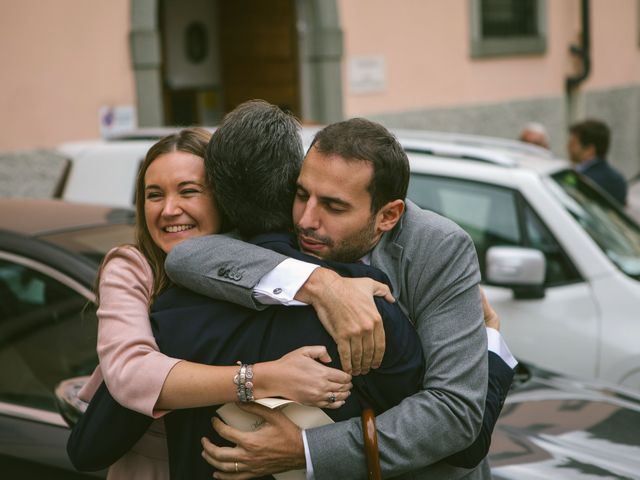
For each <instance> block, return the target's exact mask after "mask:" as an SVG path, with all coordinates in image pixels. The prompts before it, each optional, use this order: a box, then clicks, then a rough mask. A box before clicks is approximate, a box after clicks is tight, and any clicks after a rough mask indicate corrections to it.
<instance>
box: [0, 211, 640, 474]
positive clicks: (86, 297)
mask: <svg viewBox="0 0 640 480" xmlns="http://www.w3.org/2000/svg"><path fill="white" fill-rule="evenodd" d="M0 225H2V227H1V228H0V345H1V348H0V365H2V366H1V367H0V472H2V478H25V477H26V478H32V477H37V478H48V479H50V478H60V479H63V478H64V479H66V478H69V479H73V478H85V477H83V476H81V475H80V474H75V473H72V472H71V470H72V467H71V464H70V463H69V461H68V459H67V456H66V451H65V445H66V441H67V437H68V434H69V430H68V427H67V422H66V421H65V420H64V419H63V418H62V416H61V415H60V413H59V410H58V407H59V406H60V405H64V402H62V403H61V402H60V401H59V400H60V399H59V398H57V397H56V395H55V393H54V391H55V390H56V387H58V395H59V397H60V398H62V399H63V400H64V401H66V403H67V408H66V409H65V410H64V411H65V418H67V419H69V420H71V421H72V420H73V416H74V411H73V409H72V408H71V409H70V408H68V407H69V405H71V406H72V405H73V404H74V402H75V401H76V399H74V394H75V393H77V389H78V386H79V385H81V382H82V381H84V379H83V378H82V377H85V376H87V375H89V374H90V373H91V372H92V371H93V369H94V367H95V365H96V363H97V357H96V353H95V345H96V314H95V306H94V305H93V301H94V295H93V292H92V290H93V284H94V281H95V276H96V272H97V269H98V267H99V264H100V260H101V259H102V257H103V256H104V254H105V253H106V252H107V251H108V250H109V249H110V248H111V247H113V246H115V245H118V244H122V243H130V242H132V241H133V212H132V211H131V210H127V209H122V210H119V209H112V208H107V207H99V206H87V205H79V204H70V203H65V202H61V201H43V200H8V199H5V200H0ZM85 378H86V377H85ZM75 414H77V412H76V413H75ZM639 432H640V395H639V394H638V393H637V392H634V391H630V390H629V391H627V390H624V389H621V388H619V387H615V386H610V385H607V384H605V383H599V382H583V381H578V380H574V379H569V378H567V377H564V376H560V375H555V374H552V373H550V372H547V371H545V370H540V369H537V368H535V367H532V366H528V365H523V364H521V365H520V366H519V372H518V375H517V378H516V381H515V382H514V386H513V388H512V391H511V392H510V394H509V396H508V397H507V400H506V403H505V406H504V409H503V412H502V415H501V418H500V420H499V422H498V425H497V426H496V430H495V432H494V435H493V442H492V447H491V451H490V454H489V460H490V464H491V467H492V472H493V476H494V478H496V479H518V480H521V479H533V478H535V479H541V478H545V479H546V478H562V479H565V478H570V479H571V478H595V476H599V478H640V434H639Z"/></svg>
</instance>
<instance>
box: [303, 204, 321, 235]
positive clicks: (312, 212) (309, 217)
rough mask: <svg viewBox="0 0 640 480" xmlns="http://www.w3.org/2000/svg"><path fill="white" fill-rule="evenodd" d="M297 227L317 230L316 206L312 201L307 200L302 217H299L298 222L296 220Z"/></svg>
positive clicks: (318, 225) (317, 216) (318, 221)
mask: <svg viewBox="0 0 640 480" xmlns="http://www.w3.org/2000/svg"><path fill="white" fill-rule="evenodd" d="M298 225H299V226H300V227H301V228H310V229H312V230H317V229H318V228H319V227H320V216H319V215H318V205H317V204H316V203H315V202H314V201H312V200H309V201H308V202H307V203H306V204H305V207H304V211H303V212H302V216H301V217H300V220H298Z"/></svg>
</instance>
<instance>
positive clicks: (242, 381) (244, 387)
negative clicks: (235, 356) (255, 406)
mask: <svg viewBox="0 0 640 480" xmlns="http://www.w3.org/2000/svg"><path fill="white" fill-rule="evenodd" d="M238 365H240V369H239V370H238V373H237V374H236V375H235V376H234V377H233V383H235V384H236V385H237V386H238V400H239V401H240V402H242V403H247V402H253V400H254V398H253V365H248V364H246V363H242V362H238Z"/></svg>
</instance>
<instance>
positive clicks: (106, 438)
mask: <svg viewBox="0 0 640 480" xmlns="http://www.w3.org/2000/svg"><path fill="white" fill-rule="evenodd" d="M256 243H258V244H260V245H262V246H264V247H267V248H271V249H274V250H277V251H279V252H281V253H284V254H286V255H289V256H293V257H296V258H300V259H303V260H305V261H313V262H315V263H320V264H323V265H327V266H330V267H332V268H335V269H336V270H337V271H338V272H339V273H340V274H342V275H345V276H371V277H373V278H375V279H376V280H380V281H386V276H384V274H382V273H381V272H379V271H377V270H375V269H373V268H370V267H367V266H364V265H344V264H337V263H332V262H321V261H319V260H318V259H315V258H313V257H308V256H306V255H303V254H301V253H300V252H298V251H297V250H296V249H295V246H294V243H293V240H292V239H291V237H288V236H284V237H283V236H282V235H265V236H261V237H259V238H258V239H257V241H256ZM376 304H377V306H378V308H379V309H380V312H381V314H382V317H383V320H384V322H385V332H386V337H387V347H386V353H385V358H384V360H383V365H382V366H381V368H380V369H378V370H375V371H372V373H370V374H369V375H366V376H360V377H354V380H353V383H354V394H353V395H351V396H350V397H349V400H348V402H347V404H346V405H345V406H343V407H341V408H340V409H337V410H326V412H327V413H328V414H329V416H331V417H332V418H333V419H334V420H336V421H338V420H342V419H344V418H349V417H352V416H355V415H359V413H360V411H361V409H362V407H363V406H365V405H366V406H370V407H372V408H373V409H374V410H375V411H376V413H379V412H381V411H383V410H385V409H387V408H390V407H392V406H393V405H395V404H396V403H398V402H399V401H401V400H402V398H404V397H406V396H408V395H411V394H412V393H414V392H415V391H417V389H418V388H419V385H420V382H421V379H422V374H423V362H422V352H421V350H420V342H419V340H418V338H417V335H416V334H415V331H414V330H413V328H412V326H411V325H410V323H409V322H408V320H407V319H406V317H404V315H402V314H401V312H400V310H399V308H398V307H396V306H395V305H390V304H388V303H387V302H385V301H384V300H382V299H377V300H376ZM214 312H215V313H214ZM249 325H250V326H249ZM152 326H153V328H154V335H155V336H156V340H157V342H158V345H159V346H160V349H161V350H162V351H163V352H164V353H166V354H168V355H172V356H176V357H178V358H185V359H188V360H192V361H197V362H201V363H207V362H209V363H212V364H216V365H225V364H226V365H232V364H234V363H235V361H236V360H239V359H241V360H242V361H243V362H245V363H255V362H258V361H264V360H271V359H276V358H279V357H280V356H282V355H284V354H285V353H288V352H289V351H291V350H292V349H295V348H297V347H298V346H303V345H310V344H324V345H326V346H327V348H328V350H329V352H330V355H331V357H332V358H333V359H334V362H333V365H332V366H335V367H339V366H338V364H337V360H338V358H339V357H338V354H337V351H336V346H335V343H334V342H333V340H332V339H331V338H330V337H329V335H328V334H327V333H326V331H325V330H324V329H323V328H322V327H321V326H320V322H319V321H318V320H317V317H316V316H315V312H314V311H313V310H312V309H311V307H280V306H273V307H270V308H268V309H266V310H264V311H262V312H256V311H253V310H247V309H244V308H242V307H238V306H236V305H232V304H229V303H227V302H220V301H214V300H211V299H209V298H206V297H203V296H200V295H197V294H195V293H192V292H190V291H188V290H184V289H180V288H177V287H174V288H171V289H169V290H168V291H167V292H166V293H165V294H163V295H161V296H160V297H159V298H158V300H157V301H156V303H155V304H154V307H153V313H152ZM283 332H286V335H283V334H282V333H283ZM512 378H513V371H512V370H511V369H510V368H509V367H508V366H507V365H506V364H505V363H504V362H503V361H502V359H500V357H499V356H497V355H495V354H493V353H492V352H489V390H488V393H487V400H486V407H485V416H484V420H483V426H482V432H481V434H480V435H479V437H478V438H477V440H476V441H475V442H474V444H472V445H471V446H470V447H469V448H467V449H466V450H465V451H463V452H460V453H458V454H455V455H453V456H451V457H449V459H447V461H449V462H450V463H451V464H453V465H456V466H463V467H468V468H471V467H473V466H475V465H477V464H478V463H479V462H480V461H481V460H482V459H483V458H484V456H485V455H486V453H487V451H488V449H489V445H490V440H491V433H492V431H493V427H494V425H495V423H496V421H497V418H498V415H499V414H500V410H501V408H502V404H503V402H504V398H505V397H506V394H507V392H508V389H509V386H510V384H511V380H512ZM213 410H215V407H210V408H202V409H191V410H178V411H175V412H172V413H171V414H170V415H167V416H166V417H165V423H166V427H167V436H168V444H169V452H170V462H171V470H172V478H192V477H193V476H204V475H207V476H208V478H211V477H210V475H211V473H212V469H211V467H209V466H208V464H206V463H205V462H204V461H203V460H202V458H201V457H200V451H201V448H200V444H199V438H200V437H202V436H208V437H210V438H214V441H218V442H220V443H223V441H222V439H220V438H219V437H218V436H217V435H216V434H215V432H214V431H213V430H212V429H211V427H210V417H211V416H212V415H213ZM151 421H152V419H151V418H149V417H146V416H144V415H142V414H139V413H137V412H133V411H131V410H128V409H126V408H124V407H122V406H120V405H119V404H118V403H117V402H116V401H115V400H114V399H113V398H112V397H111V395H110V393H109V391H108V390H107V389H106V386H105V385H104V384H102V385H101V387H100V388H99V389H98V391H97V392H96V394H95V396H94V398H93V399H92V401H91V403H90V404H89V407H88V409H87V411H86V413H85V414H84V415H83V417H82V418H81V419H80V421H79V422H78V424H77V425H76V426H75V427H74V428H73V431H72V434H71V436H70V439H69V443H68V445H67V451H68V453H69V457H70V459H71V461H72V463H73V464H74V466H75V467H76V468H77V469H79V470H84V471H95V470H100V469H103V468H106V467H107V466H109V465H110V464H112V463H113V462H114V461H116V460H117V459H118V458H120V456H121V455H123V454H124V453H125V452H127V451H128V450H129V449H130V448H131V447H132V446H133V444H134V443H135V442H136V441H137V440H138V439H139V438H140V436H141V435H142V434H143V433H144V432H145V431H146V429H147V428H148V426H149V424H150V423H151Z"/></svg>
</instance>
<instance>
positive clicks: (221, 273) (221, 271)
mask: <svg viewBox="0 0 640 480" xmlns="http://www.w3.org/2000/svg"><path fill="white" fill-rule="evenodd" d="M226 274H227V269H226V268H224V267H220V268H219V269H218V276H219V277H224V276H226Z"/></svg>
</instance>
